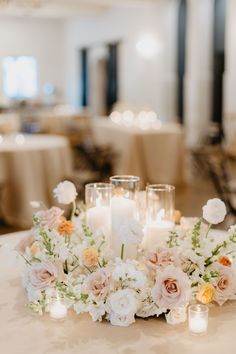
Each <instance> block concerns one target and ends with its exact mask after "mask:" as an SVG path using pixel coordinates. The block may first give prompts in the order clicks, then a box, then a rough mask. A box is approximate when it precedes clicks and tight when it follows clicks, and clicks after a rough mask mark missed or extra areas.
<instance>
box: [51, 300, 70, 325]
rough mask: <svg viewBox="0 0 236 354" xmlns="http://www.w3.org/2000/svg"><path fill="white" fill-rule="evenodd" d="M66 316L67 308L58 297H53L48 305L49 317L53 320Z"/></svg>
mask: <svg viewBox="0 0 236 354" xmlns="http://www.w3.org/2000/svg"><path fill="white" fill-rule="evenodd" d="M66 316H67V308H66V306H65V304H64V303H63V301H62V300H61V299H60V298H57V299H55V301H53V302H52V305H51V307H50V317H51V318H53V319H54V320H62V319H64V318H65V317H66Z"/></svg>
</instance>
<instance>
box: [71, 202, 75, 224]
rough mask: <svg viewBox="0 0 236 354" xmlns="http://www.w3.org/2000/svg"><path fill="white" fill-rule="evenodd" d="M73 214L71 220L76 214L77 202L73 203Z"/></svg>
mask: <svg viewBox="0 0 236 354" xmlns="http://www.w3.org/2000/svg"><path fill="white" fill-rule="evenodd" d="M72 205H73V206H72V212H71V216H70V220H72V218H73V216H74V215H75V212H76V202H75V200H74V201H73V202H72Z"/></svg>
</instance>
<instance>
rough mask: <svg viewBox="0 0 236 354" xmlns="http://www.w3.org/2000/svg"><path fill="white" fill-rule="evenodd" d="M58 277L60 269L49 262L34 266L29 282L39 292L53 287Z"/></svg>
mask: <svg viewBox="0 0 236 354" xmlns="http://www.w3.org/2000/svg"><path fill="white" fill-rule="evenodd" d="M57 277H58V269H57V267H56V266H55V265H54V264H53V263H51V262H49V261H45V262H42V263H39V264H35V265H33V266H32V267H31V269H30V272H29V282H30V284H31V285H32V286H33V287H34V288H35V289H37V290H45V289H47V288H48V287H50V286H52V285H53V283H54V282H55V280H56V278H57Z"/></svg>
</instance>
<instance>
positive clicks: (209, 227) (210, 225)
mask: <svg viewBox="0 0 236 354" xmlns="http://www.w3.org/2000/svg"><path fill="white" fill-rule="evenodd" d="M211 227H212V224H209V225H208V229H207V233H206V238H207V237H208V234H209V231H210V229H211Z"/></svg>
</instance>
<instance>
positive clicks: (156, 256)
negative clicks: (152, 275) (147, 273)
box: [146, 248, 181, 270]
mask: <svg viewBox="0 0 236 354" xmlns="http://www.w3.org/2000/svg"><path fill="white" fill-rule="evenodd" d="M180 264H181V262H180V259H179V257H178V255H177V253H176V251H175V250H174V249H173V248H172V249H171V248H159V249H158V250H157V252H148V254H147V256H146V265H147V267H148V268H150V269H153V270H156V269H159V268H162V269H164V268H165V267H167V266H169V265H174V266H175V267H178V266H180Z"/></svg>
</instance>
